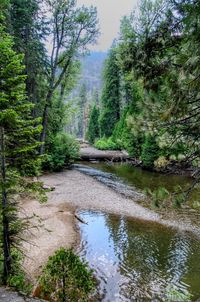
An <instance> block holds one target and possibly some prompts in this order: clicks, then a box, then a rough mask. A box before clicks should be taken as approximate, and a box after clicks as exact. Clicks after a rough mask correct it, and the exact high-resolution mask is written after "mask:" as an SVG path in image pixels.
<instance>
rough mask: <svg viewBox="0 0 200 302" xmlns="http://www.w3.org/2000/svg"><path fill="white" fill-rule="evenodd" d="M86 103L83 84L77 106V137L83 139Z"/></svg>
mask: <svg viewBox="0 0 200 302" xmlns="http://www.w3.org/2000/svg"><path fill="white" fill-rule="evenodd" d="M86 103H87V87H86V84H85V83H84V84H83V85H82V86H81V87H80V93H79V98H78V106H79V121H78V137H80V138H84V136H85V109H86V108H85V106H86Z"/></svg>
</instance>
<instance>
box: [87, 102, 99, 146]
mask: <svg viewBox="0 0 200 302" xmlns="http://www.w3.org/2000/svg"><path fill="white" fill-rule="evenodd" d="M87 138H88V141H89V142H90V143H91V144H93V143H94V142H95V140H96V139H97V138H99V108H97V107H96V105H94V106H93V108H92V110H91V113H90V118H89V125H88V131H87Z"/></svg>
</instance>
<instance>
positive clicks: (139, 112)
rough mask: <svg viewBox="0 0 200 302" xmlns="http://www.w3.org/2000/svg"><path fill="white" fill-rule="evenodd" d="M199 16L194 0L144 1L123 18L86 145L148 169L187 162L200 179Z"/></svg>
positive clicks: (169, 167) (183, 166) (199, 7)
mask: <svg viewBox="0 0 200 302" xmlns="http://www.w3.org/2000/svg"><path fill="white" fill-rule="evenodd" d="M199 21H200V2H199V1H197V0H177V1H176V0H156V1H152V0H142V1H141V3H140V8H139V12H138V11H137V12H132V13H131V15H130V16H125V17H124V18H123V19H122V22H121V30H120V35H119V38H118V39H117V40H115V42H114V43H113V46H112V48H111V49H110V52H109V54H108V58H107V60H106V63H105V68H104V73H103V80H104V86H103V90H102V95H101V105H100V106H99V110H100V112H99V113H97V112H96V106H94V108H93V109H92V110H91V114H90V122H89V128H88V139H89V141H90V142H91V143H95V146H96V147H97V148H99V149H125V150H127V151H128V153H129V155H130V156H131V157H133V158H135V159H136V160H137V162H140V163H141V164H142V165H143V167H146V168H148V169H152V168H154V169H155V168H156V169H159V170H164V171H169V170H170V171H171V170H173V171H174V170H175V169H178V168H181V169H187V168H188V167H191V166H192V167H193V168H194V171H195V177H196V181H199V178H200V169H199V166H200V161H199V160H200V98H199V96H200V55H199V54H200V53H199V51H200V40H199V33H200V22H199ZM97 115H98V118H97Z"/></svg>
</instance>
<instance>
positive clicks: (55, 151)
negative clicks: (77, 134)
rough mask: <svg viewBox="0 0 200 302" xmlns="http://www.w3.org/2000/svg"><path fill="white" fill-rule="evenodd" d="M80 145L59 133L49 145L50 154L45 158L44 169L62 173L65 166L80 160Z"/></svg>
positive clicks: (70, 137)
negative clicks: (77, 159)
mask: <svg viewBox="0 0 200 302" xmlns="http://www.w3.org/2000/svg"><path fill="white" fill-rule="evenodd" d="M78 154H79V145H78V143H77V142H76V141H75V139H74V138H73V137H72V136H70V135H67V134H66V133H59V134H57V135H56V136H55V137H54V138H53V139H51V143H50V144H49V148H48V153H47V154H46V155H45V156H44V160H43V169H45V170H50V171H61V170H62V169H63V168H64V166H66V165H67V164H70V163H71V162H73V160H75V159H76V158H78Z"/></svg>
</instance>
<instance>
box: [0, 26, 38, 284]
mask: <svg viewBox="0 0 200 302" xmlns="http://www.w3.org/2000/svg"><path fill="white" fill-rule="evenodd" d="M0 49H1V52H0V66H1V68H0V156H1V175H0V190H1V197H2V198H1V201H2V202H1V205H2V207H1V221H2V228H1V229H0V232H1V240H2V245H3V259H4V272H3V281H4V284H6V283H7V281H8V278H9V276H10V274H11V269H12V257H11V256H12V255H11V248H12V243H13V240H15V239H16V238H15V235H16V234H17V223H16V221H15V220H17V217H16V212H17V211H16V203H15V201H13V196H12V192H13V190H14V188H13V186H14V185H15V182H16V179H17V177H16V173H18V174H21V175H24V174H29V175H30V174H34V173H36V172H37V170H38V164H37V151H36V149H37V148H38V146H39V143H38V141H37V140H36V139H35V137H36V136H37V135H38V134H39V132H40V131H41V127H40V126H36V124H37V122H38V121H36V120H32V118H31V108H32V105H31V104H30V103H29V102H28V101H27V99H26V96H25V79H26V77H25V76H24V74H23V70H24V66H23V65H22V60H23V55H18V54H16V52H15V51H14V50H13V41H12V38H11V37H10V36H9V35H8V34H7V33H6V32H5V29H4V27H3V26H2V25H0ZM11 189H12V190H11ZM15 243H16V242H15Z"/></svg>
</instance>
